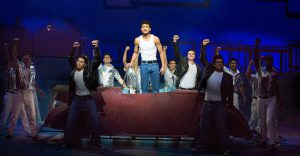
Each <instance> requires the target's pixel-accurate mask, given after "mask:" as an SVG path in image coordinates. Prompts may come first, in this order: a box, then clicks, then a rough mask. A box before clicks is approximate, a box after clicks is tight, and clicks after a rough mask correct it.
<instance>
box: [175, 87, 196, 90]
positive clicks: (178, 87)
mask: <svg viewBox="0 0 300 156" xmlns="http://www.w3.org/2000/svg"><path fill="white" fill-rule="evenodd" d="M178 88H179V89H184V90H195V88H182V87H178Z"/></svg>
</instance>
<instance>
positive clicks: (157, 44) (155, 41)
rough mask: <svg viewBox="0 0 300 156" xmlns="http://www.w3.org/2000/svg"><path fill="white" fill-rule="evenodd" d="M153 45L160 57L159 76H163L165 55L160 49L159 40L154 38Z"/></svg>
mask: <svg viewBox="0 0 300 156" xmlns="http://www.w3.org/2000/svg"><path fill="white" fill-rule="evenodd" d="M154 44H155V45H156V48H157V50H158V52H159V56H160V61H161V68H160V74H161V75H163V74H164V73H165V71H166V66H165V55H164V52H163V49H162V45H161V43H160V39H159V38H158V37H154Z"/></svg>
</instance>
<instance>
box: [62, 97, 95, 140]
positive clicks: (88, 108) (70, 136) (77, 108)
mask: <svg viewBox="0 0 300 156" xmlns="http://www.w3.org/2000/svg"><path fill="white" fill-rule="evenodd" d="M83 111H84V112H85V113H84V115H86V116H85V117H84V118H82V117H80V114H82V112H83ZM81 118H82V119H86V120H85V121H84V122H85V123H87V125H88V127H89V129H90V132H91V135H92V140H91V141H92V143H98V142H99V141H100V140H99V139H100V138H99V121H98V112H97V108H96V103H95V100H94V99H93V97H92V96H75V97H74V99H73V101H72V104H71V107H70V111H69V116H68V120H67V126H66V129H65V134H64V135H65V136H64V137H65V142H66V143H72V141H73V140H74V138H76V137H75V135H76V131H75V129H76V128H75V127H76V125H78V121H79V120H80V119H81ZM79 124H80V123H79Z"/></svg>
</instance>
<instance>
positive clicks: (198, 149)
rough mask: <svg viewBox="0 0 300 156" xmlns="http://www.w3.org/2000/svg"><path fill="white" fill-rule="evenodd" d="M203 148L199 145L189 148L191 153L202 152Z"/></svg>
mask: <svg viewBox="0 0 300 156" xmlns="http://www.w3.org/2000/svg"><path fill="white" fill-rule="evenodd" d="M203 149H204V148H203V147H202V146H201V145H196V146H194V147H192V148H191V150H192V151H202V150H203Z"/></svg>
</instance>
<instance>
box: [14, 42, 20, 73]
mask: <svg viewBox="0 0 300 156" xmlns="http://www.w3.org/2000/svg"><path fill="white" fill-rule="evenodd" d="M19 41H20V39H19V38H14V45H13V48H12V62H13V64H14V65H15V67H16V69H18V68H19V67H20V66H19V60H18V47H19Z"/></svg>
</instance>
